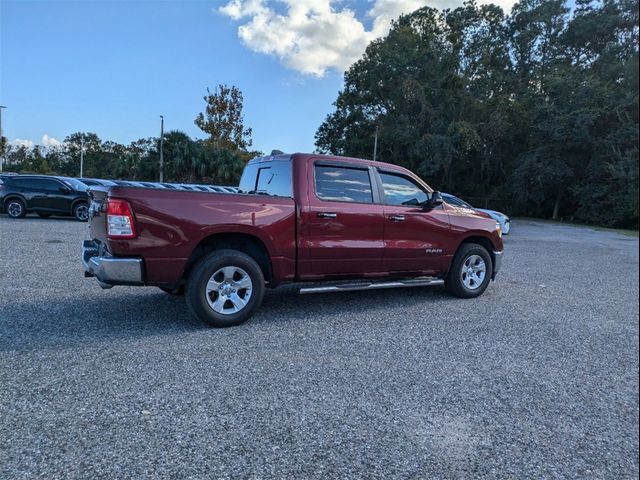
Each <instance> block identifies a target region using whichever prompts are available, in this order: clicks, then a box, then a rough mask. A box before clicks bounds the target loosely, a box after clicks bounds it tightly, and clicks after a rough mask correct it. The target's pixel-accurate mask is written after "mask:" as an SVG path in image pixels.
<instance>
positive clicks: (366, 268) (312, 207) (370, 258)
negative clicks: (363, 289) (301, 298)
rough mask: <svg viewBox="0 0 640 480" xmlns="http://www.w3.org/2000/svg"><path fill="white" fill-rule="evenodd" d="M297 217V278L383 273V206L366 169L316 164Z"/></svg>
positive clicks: (332, 164)
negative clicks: (298, 240)
mask: <svg viewBox="0 0 640 480" xmlns="http://www.w3.org/2000/svg"><path fill="white" fill-rule="evenodd" d="M310 167H311V168H309V169H308V172H309V173H308V178H307V182H308V185H309V190H308V193H307V194H308V202H307V205H305V206H303V207H302V209H301V212H300V224H299V228H300V231H299V238H300V244H299V246H300V252H299V254H300V256H299V262H298V265H299V267H298V268H299V271H298V275H299V277H300V278H301V279H303V280H312V279H319V278H325V277H328V276H329V277H331V276H336V277H367V276H371V275H375V274H380V272H382V271H383V267H382V256H383V251H384V242H383V238H382V235H383V223H384V216H383V210H382V205H380V204H379V203H378V202H377V200H378V192H377V190H376V189H374V188H372V184H373V183H372V180H373V179H374V177H373V175H374V172H373V169H371V168H370V167H368V166H367V165H362V166H354V165H353V164H348V165H347V164H340V163H327V162H321V161H316V162H315V164H313V165H310Z"/></svg>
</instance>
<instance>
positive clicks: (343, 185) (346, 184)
mask: <svg viewBox="0 0 640 480" xmlns="http://www.w3.org/2000/svg"><path fill="white" fill-rule="evenodd" d="M315 188H316V195H317V196H318V198H319V199H320V200H326V201H334V202H357V203H373V192H372V190H371V180H370V178H369V170H368V169H361V168H347V167H340V166H333V165H316V166H315Z"/></svg>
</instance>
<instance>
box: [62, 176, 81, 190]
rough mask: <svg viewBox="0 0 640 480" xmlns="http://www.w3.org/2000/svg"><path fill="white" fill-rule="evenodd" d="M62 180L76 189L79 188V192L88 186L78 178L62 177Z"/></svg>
mask: <svg viewBox="0 0 640 480" xmlns="http://www.w3.org/2000/svg"><path fill="white" fill-rule="evenodd" d="M60 180H62V181H63V182H64V183H66V184H67V185H69V186H70V187H71V188H73V189H74V190H77V191H78V192H86V191H87V186H86V185H85V184H84V183H82V182H81V181H80V180H76V179H75V178H61V179H60Z"/></svg>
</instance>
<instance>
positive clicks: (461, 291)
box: [444, 243, 493, 298]
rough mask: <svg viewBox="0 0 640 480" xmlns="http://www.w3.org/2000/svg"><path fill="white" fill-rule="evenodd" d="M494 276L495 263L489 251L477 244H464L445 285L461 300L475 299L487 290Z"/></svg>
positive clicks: (454, 258) (455, 257)
mask: <svg viewBox="0 0 640 480" xmlns="http://www.w3.org/2000/svg"><path fill="white" fill-rule="evenodd" d="M492 274H493V262H492V261H491V255H489V252H487V249H486V248H484V247H483V246H482V245H478V244H477V243H463V244H462V245H460V248H458V251H457V252H456V254H455V256H454V257H453V262H451V268H449V273H447V277H446V278H445V281H444V284H445V286H446V287H447V290H449V292H450V293H452V294H453V295H455V296H456V297H460V298H475V297H478V296H480V295H482V293H484V291H485V290H486V289H487V287H488V286H489V282H490V281H491V275H492Z"/></svg>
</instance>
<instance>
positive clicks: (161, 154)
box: [160, 115, 164, 183]
mask: <svg viewBox="0 0 640 480" xmlns="http://www.w3.org/2000/svg"><path fill="white" fill-rule="evenodd" d="M163 146H164V117H163V116H162V115H160V183H162V182H164V153H163V151H162V150H163V148H162V147H163Z"/></svg>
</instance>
